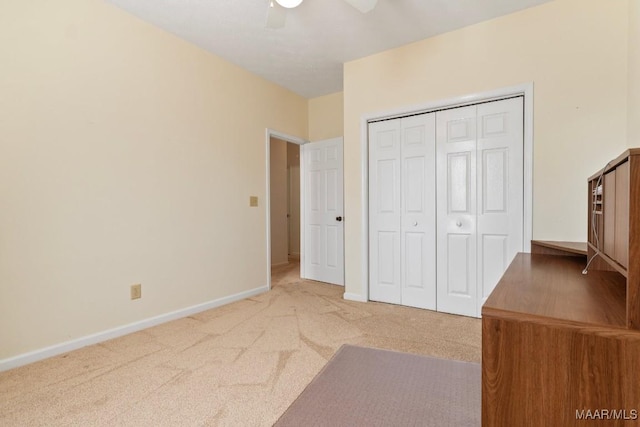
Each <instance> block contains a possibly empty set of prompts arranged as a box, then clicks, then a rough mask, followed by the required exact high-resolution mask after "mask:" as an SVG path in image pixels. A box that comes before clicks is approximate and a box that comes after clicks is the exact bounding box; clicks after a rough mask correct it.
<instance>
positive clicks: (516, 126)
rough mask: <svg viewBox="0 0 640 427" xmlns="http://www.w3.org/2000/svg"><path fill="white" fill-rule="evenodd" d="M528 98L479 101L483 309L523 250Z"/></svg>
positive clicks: (479, 277)
mask: <svg viewBox="0 0 640 427" xmlns="http://www.w3.org/2000/svg"><path fill="white" fill-rule="evenodd" d="M523 110H524V107H523V98H522V97H517V98H511V99H505V100H501V101H494V102H487V103H485V104H480V105H478V121H477V124H478V143H477V161H478V167H477V173H478V197H477V200H478V220H477V221H478V227H477V236H478V249H477V256H478V271H477V282H478V313H480V311H481V307H482V304H484V302H485V301H486V299H487V298H488V297H489V295H490V294H491V292H492V291H493V289H494V288H495V286H496V284H497V283H498V281H499V280H500V277H502V275H503V274H504V271H505V270H506V269H507V267H508V266H509V264H510V263H511V261H512V260H513V258H514V257H515V255H516V254H517V253H518V252H521V251H522V250H523V247H524V246H523V238H524V236H523V217H524V216H523V203H524V196H523V188H524V172H523V158H524V157H523V156H524V153H523V150H524V144H523V141H524V140H523V118H522V117H523Z"/></svg>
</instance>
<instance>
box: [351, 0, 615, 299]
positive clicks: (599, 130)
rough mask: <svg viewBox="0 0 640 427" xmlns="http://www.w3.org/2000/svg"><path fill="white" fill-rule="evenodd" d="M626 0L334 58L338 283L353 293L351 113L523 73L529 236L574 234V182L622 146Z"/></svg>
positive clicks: (581, 222)
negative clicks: (340, 113) (340, 60)
mask: <svg viewBox="0 0 640 427" xmlns="http://www.w3.org/2000/svg"><path fill="white" fill-rule="evenodd" d="M627 15H628V5H627V2H622V1H620V2H618V1H613V2H612V1H609V0H590V1H583V0H557V1H554V2H550V3H547V4H544V5H542V6H539V7H535V8H532V9H528V10H524V11H522V12H519V13H515V14H512V15H508V16H505V17H501V18H498V19H495V20H492V21H487V22H484V23H481V24H477V25H474V26H470V27H467V28H464V29H461V30H458V31H454V32H450V33H447V34H444V35H441V36H438V37H433V38H430V39H427V40H423V41H420V42H417V43H414V44H411V45H407V46H404V47H401V48H398V49H394V50H390V51H387V52H383V53H380V54H377V55H373V56H370V57H367V58H363V59H360V60H356V61H353V62H349V63H347V64H345V73H344V123H345V126H344V137H345V205H346V206H345V213H346V214H348V215H349V218H350V220H349V222H348V223H347V224H346V227H347V228H346V236H345V237H346V238H345V242H346V247H345V249H346V250H345V257H346V291H347V292H348V293H353V294H361V278H362V276H361V273H362V272H361V267H360V266H361V260H362V259H361V251H362V246H361V238H362V234H361V213H362V206H361V178H360V177H361V172H362V171H361V166H360V165H361V160H360V159H361V149H360V137H361V135H360V119H361V117H362V115H363V114H369V113H375V112H380V111H388V110H393V109H397V108H402V107H405V106H411V105H417V104H424V103H427V102H430V101H438V100H443V99H449V98H452V97H456V96H461V95H465V94H473V93H479V92H484V91H489V90H492V89H497V88H503V87H508V86H512V85H517V84H522V83H527V82H534V85H535V87H534V94H535V95H534V98H535V101H534V102H535V106H534V183H533V184H534V211H533V236H534V238H537V239H554V240H572V241H585V240H586V227H587V225H586V195H585V194H586V179H587V177H588V176H589V175H591V174H592V173H594V172H595V171H596V170H598V169H599V168H601V167H602V166H604V163H605V162H606V161H607V160H608V159H610V158H612V157H614V156H617V155H618V154H620V152H622V151H623V150H624V148H625V147H626V145H627V143H626V133H627V131H626V129H627V122H626V105H627V58H628V53H627V26H628V16H627Z"/></svg>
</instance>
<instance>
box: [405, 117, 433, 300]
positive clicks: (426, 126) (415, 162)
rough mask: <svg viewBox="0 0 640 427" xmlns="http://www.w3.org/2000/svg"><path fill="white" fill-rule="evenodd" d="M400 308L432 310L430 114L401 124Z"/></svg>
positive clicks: (409, 119)
mask: <svg viewBox="0 0 640 427" xmlns="http://www.w3.org/2000/svg"><path fill="white" fill-rule="evenodd" d="M400 125H401V131H402V137H401V142H402V145H401V158H402V178H401V179H402V197H401V198H402V221H401V224H400V230H401V239H400V244H401V251H400V257H401V259H402V304H403V305H408V306H411V307H418V308H427V309H430V310H435V309H436V209H435V204H434V203H433V195H434V194H435V190H436V184H435V180H434V177H435V170H436V168H435V148H436V117H435V114H434V113H431V114H420V115H416V116H412V117H405V118H403V119H402V120H401V123H400Z"/></svg>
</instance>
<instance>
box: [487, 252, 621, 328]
mask: <svg viewBox="0 0 640 427" xmlns="http://www.w3.org/2000/svg"><path fill="white" fill-rule="evenodd" d="M584 267H585V262H584V261H583V260H582V259H580V258H575V257H564V256H555V255H538V254H524V253H519V254H517V255H516V257H515V258H514V260H513V261H512V263H511V265H510V266H509V268H508V269H507V271H506V272H505V273H504V275H503V276H502V279H500V281H499V282H498V284H497V286H496V288H495V289H494V290H493V292H492V293H491V295H490V296H489V298H488V299H487V301H486V302H485V304H484V305H483V307H482V314H483V316H484V315H493V314H495V313H496V311H498V312H505V311H507V312H513V313H519V314H521V315H529V316H534V317H541V318H550V319H554V320H559V321H570V322H577V323H585V324H590V325H599V326H606V327H616V328H625V327H626V281H625V278H624V277H623V276H622V275H620V274H618V273H615V272H609V271H597V270H589V272H588V274H586V275H584V274H582V270H583V269H584Z"/></svg>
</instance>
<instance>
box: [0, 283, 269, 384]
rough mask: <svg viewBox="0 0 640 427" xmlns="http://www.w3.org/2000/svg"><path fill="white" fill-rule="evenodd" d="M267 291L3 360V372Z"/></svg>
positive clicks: (0, 362) (251, 292)
mask: <svg viewBox="0 0 640 427" xmlns="http://www.w3.org/2000/svg"><path fill="white" fill-rule="evenodd" d="M268 290H269V288H268V287H267V286H260V287H258V288H254V289H250V290H248V291H244V292H239V293H237V294H234V295H229V296H227V297H222V298H218V299H215V300H213V301H209V302H205V303H202V304H197V305H193V306H191V307H187V308H183V309H180V310H176V311H172V312H169V313H165V314H161V315H159V316H155V317H151V318H148V319H144V320H140V321H138V322H134V323H130V324H128V325H123V326H119V327H117V328H113V329H109V330H106V331H103V332H98V333H96V334H91V335H87V336H84V337H81V338H77V339H75V340H71V341H66V342H63V343H60V344H55V345H52V346H50V347H45V348H42V349H39V350H34V351H30V352H28V353H24V354H20V355H18V356H14V357H10V358H8V359H3V360H0V372H2V371H7V370H9V369H13V368H17V367H20V366H24V365H28V364H29V363H34V362H38V361H40V360H44V359H48V358H49V357H54V356H58V355H60V354H64V353H68V352H70V351H73V350H77V349H79V348H82V347H86V346H88V345H93V344H98V343H101V342H104V341H107V340H110V339H113V338H118V337H121V336H123V335H128V334H131V333H133V332H138V331H141V330H143V329H147V328H150V327H152V326H156V325H160V324H161V323H166V322H170V321H172V320H176V319H181V318H183V317H187V316H191V315H192V314H196V313H200V312H202V311H206V310H210V309H212V308H216V307H220V306H223V305H226V304H230V303H232V302H236V301H240V300H243V299H245V298H249V297H252V296H255V295H259V294H261V293H264V292H267V291H268Z"/></svg>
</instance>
